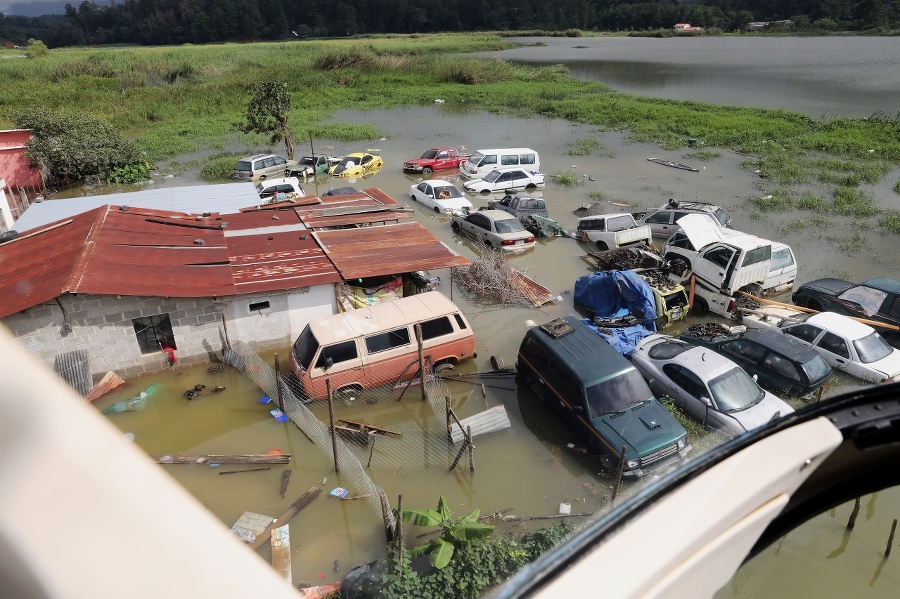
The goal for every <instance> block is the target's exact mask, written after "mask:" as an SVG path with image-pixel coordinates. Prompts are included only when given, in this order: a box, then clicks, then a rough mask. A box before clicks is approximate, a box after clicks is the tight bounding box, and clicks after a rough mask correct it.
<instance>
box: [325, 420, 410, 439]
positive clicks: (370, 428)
mask: <svg viewBox="0 0 900 599" xmlns="http://www.w3.org/2000/svg"><path fill="white" fill-rule="evenodd" d="M338 422H340V423H341V424H344V425H347V426H348V427H351V428H350V429H348V430H352V429H354V428H355V429H356V430H357V431H358V432H364V433H370V432H371V433H374V434H376V435H393V436H395V437H402V436H403V433H400V432H397V431H392V430H391V429H389V428H382V427H380V426H375V425H374V424H366V423H365V422H356V421H355V420H343V419H341V420H338Z"/></svg>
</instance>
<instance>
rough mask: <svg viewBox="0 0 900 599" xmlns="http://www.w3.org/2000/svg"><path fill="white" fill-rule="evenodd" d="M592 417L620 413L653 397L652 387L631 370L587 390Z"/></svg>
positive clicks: (635, 371) (636, 372)
mask: <svg viewBox="0 0 900 599" xmlns="http://www.w3.org/2000/svg"><path fill="white" fill-rule="evenodd" d="M585 393H586V395H587V403H588V410H590V412H591V413H590V417H591V418H597V417H599V416H603V415H604V414H609V413H610V412H620V411H622V410H624V409H625V408H627V407H628V406H629V405H631V404H634V403H638V402H642V401H645V400H647V399H650V398H651V397H653V392H652V391H650V387H648V386H647V383H646V382H644V379H643V378H641V375H640V374H638V371H637V370H634V369H632V370H629V371H627V372H623V373H622V374H620V375H618V376H614V377H613V378H611V379H607V380H605V381H603V382H602V383H597V384H596V385H591V386H590V387H588V388H587V389H585Z"/></svg>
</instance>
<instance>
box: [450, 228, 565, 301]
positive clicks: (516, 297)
mask: <svg viewBox="0 0 900 599" xmlns="http://www.w3.org/2000/svg"><path fill="white" fill-rule="evenodd" d="M478 251H479V253H480V255H479V257H478V258H477V259H476V260H473V261H472V263H471V264H468V265H466V266H458V267H456V268H455V269H454V274H453V279H454V281H456V283H457V284H458V285H459V286H460V287H461V288H463V289H465V290H466V291H469V292H471V293H474V294H475V295H477V296H478V298H479V299H482V300H489V301H490V302H491V303H494V304H524V305H526V306H533V307H539V306H542V305H544V304H546V303H547V302H550V301H552V300H554V299H556V295H555V294H554V293H552V292H551V291H550V290H549V289H547V288H546V287H544V286H543V285H541V284H540V283H538V282H537V281H535V280H534V279H532V278H530V277H528V275H526V274H525V273H523V272H521V271H518V270H516V269H515V268H513V267H512V266H510V264H509V263H508V262H507V261H506V260H505V259H504V258H503V255H502V254H501V253H500V252H499V251H498V250H495V249H493V248H491V247H488V246H486V245H484V244H480V245H479V248H478Z"/></svg>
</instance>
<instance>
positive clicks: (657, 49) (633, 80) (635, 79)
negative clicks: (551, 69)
mask: <svg viewBox="0 0 900 599" xmlns="http://www.w3.org/2000/svg"><path fill="white" fill-rule="evenodd" d="M510 41H512V42H513V43H516V44H520V45H521V47H519V48H515V49H512V50H504V51H502V52H490V53H484V54H483V55H484V56H499V57H501V58H505V59H507V60H511V61H515V62H523V63H538V64H564V65H566V66H567V67H568V68H569V73H570V74H571V75H572V77H574V78H576V79H582V80H586V81H598V82H600V83H604V84H606V85H608V86H610V87H612V88H614V89H617V90H619V91H622V92H625V93H629V94H637V95H641V96H650V97H655V98H670V99H675V100H696V101H699V102H709V103H711V104H730V105H736V106H765V107H769V108H787V109H791V110H798V111H801V112H805V113H807V114H810V115H812V116H816V117H818V116H822V115H832V116H833V115H839V116H855V117H868V116H871V115H872V114H873V113H875V112H881V113H885V114H888V115H897V114H898V113H900V68H898V67H897V65H900V42H898V41H897V38H896V37H858V36H828V37H762V36H746V37H739V36H738V37H673V38H666V39H655V38H632V37H581V38H556V37H554V38H543V37H542V38H528V37H526V38H510ZM538 42H539V43H541V44H543V45H542V46H535V45H534V44H535V43H538Z"/></svg>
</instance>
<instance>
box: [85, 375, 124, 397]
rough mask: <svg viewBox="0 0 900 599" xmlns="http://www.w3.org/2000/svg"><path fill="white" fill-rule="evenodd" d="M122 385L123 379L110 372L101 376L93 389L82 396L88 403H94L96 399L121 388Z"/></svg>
mask: <svg viewBox="0 0 900 599" xmlns="http://www.w3.org/2000/svg"><path fill="white" fill-rule="evenodd" d="M124 384H125V379H123V378H122V377H120V376H119V375H118V374H116V373H115V372H113V371H112V370H110V371H108V372H107V373H106V374H104V375H103V378H102V379H100V380H99V381H98V382H97V384H96V385H94V388H93V389H91V390H90V392H89V393H88V394H87V395H85V396H84V398H85V399H86V400H88V401H94V400H95V399H97V398H98V397H101V396H103V395H106V394H107V393H109V392H110V391H112V390H113V389H115V388H116V387H121V386H122V385H124Z"/></svg>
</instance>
